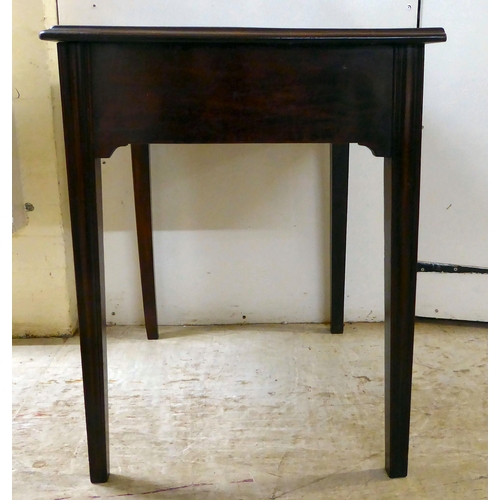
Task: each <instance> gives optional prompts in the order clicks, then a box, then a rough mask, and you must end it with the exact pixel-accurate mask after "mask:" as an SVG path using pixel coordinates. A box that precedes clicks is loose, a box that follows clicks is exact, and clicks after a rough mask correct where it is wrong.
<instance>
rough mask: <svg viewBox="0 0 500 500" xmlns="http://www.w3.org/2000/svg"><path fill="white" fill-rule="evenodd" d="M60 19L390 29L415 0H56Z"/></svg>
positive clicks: (408, 20)
mask: <svg viewBox="0 0 500 500" xmlns="http://www.w3.org/2000/svg"><path fill="white" fill-rule="evenodd" d="M58 6H59V22H60V24H87V25H108V26H219V27H221V26H237V27H270V28H371V27H373V28H376V27H378V28H390V27H414V26H416V16H417V6H418V2H417V0H385V1H384V2H375V1H370V2H366V1H362V0H357V1H352V0H335V1H332V0H308V1H307V2H303V1H302V2H299V1H290V0H254V1H250V0H244V1H242V0H217V1H214V2H206V1H204V0H184V1H182V2H179V1H177V0H148V1H141V2H139V1H137V0H136V1H133V0H132V1H131V0H128V1H125V0H84V1H82V0H59V2H58Z"/></svg>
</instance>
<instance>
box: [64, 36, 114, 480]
mask: <svg viewBox="0 0 500 500" xmlns="http://www.w3.org/2000/svg"><path fill="white" fill-rule="evenodd" d="M58 52H59V68H60V79H61V97H62V110H63V120H64V138H65V146H66V165H67V172H68V189H69V202H70V212H71V232H72V238H73V255H74V263H75V280H76V292H77V301H78V320H79V333H80V350H81V358H82V379H83V391H84V400H85V416H86V425H87V444H88V454H89V468H90V480H91V481H92V482H93V483H103V482H106V481H107V480H108V476H109V454H108V401H107V391H108V381H107V361H106V334H105V330H106V314H105V296H104V269H103V242H102V197H101V170H100V161H99V160H98V159H96V158H95V157H94V154H93V149H94V148H93V144H92V137H93V134H92V95H91V86H90V54H89V47H88V46H87V45H80V44H78V45H68V44H60V45H59V46H58Z"/></svg>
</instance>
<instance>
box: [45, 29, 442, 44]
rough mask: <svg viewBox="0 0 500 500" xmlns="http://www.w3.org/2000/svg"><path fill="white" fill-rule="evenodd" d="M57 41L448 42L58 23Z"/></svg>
mask: <svg viewBox="0 0 500 500" xmlns="http://www.w3.org/2000/svg"><path fill="white" fill-rule="evenodd" d="M40 38H41V39H42V40H49V41H56V42H108V43H127V42H129V43H130V42H134V43H136V42H150V43H155V42H156V43H158V42H160V43H161V42H168V43H172V42H183V43H189V42H192V43H195V42H198V43H199V42H203V43H251V44H259V43H260V44H266V43H270V44H282V43H283V44H293V43H298V44H318V43H320V44H326V45H344V46H345V45H351V44H352V45H373V44H377V45H380V44H391V45H395V44H396V45H398V44H412V45H413V44H425V43H436V42H444V41H446V33H445V31H444V29H443V28H390V29H389V28H383V29H382V28H381V29H305V28H293V29H283V28H198V27H195V28H179V27H174V28H169V27H138V26H63V25H59V26H54V27H52V28H50V29H48V30H45V31H42V32H41V33H40Z"/></svg>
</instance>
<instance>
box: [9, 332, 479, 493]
mask: <svg viewBox="0 0 500 500" xmlns="http://www.w3.org/2000/svg"><path fill="white" fill-rule="evenodd" d="M160 332H161V333H160V340H159V341H147V340H146V334H145V331H144V329H143V328H139V327H111V328H109V329H108V360H109V364H108V371H109V404H110V415H109V418H110V450H111V452H110V453H111V460H110V461H111V477H110V480H109V482H108V483H106V484H102V485H93V484H91V483H90V481H89V479H88V468H87V449H86V436H85V426H84V413H83V396H82V382H81V371H80V355H79V344H78V338H72V339H66V340H63V339H32V340H14V341H13V398H12V400H13V434H12V442H13V479H12V484H13V498H14V499H15V500H35V499H40V500H42V499H43V500H45V499H50V500H55V499H58V500H62V499H68V500H69V499H71V500H74V499H90V498H92V499H107V498H116V499H119V498H127V499H128V498H131V499H135V498H136V499H145V498H147V499H150V500H158V499H169V500H170V499H186V500H188V499H189V500H191V499H193V500H202V499H232V500H239V499H241V500H246V499H278V498H283V499H284V500H292V499H336V500H347V499H349V500H358V499H375V500H384V499H387V500H389V499H391V500H392V499H399V498H401V499H403V498H404V499H405V500H413V499H415V500H423V499H432V500H445V499H453V500H469V499H470V500H476V499H478V500H479V499H483V498H487V479H486V475H487V330H486V328H481V327H468V326H443V325H436V324H427V323H419V324H417V329H416V339H415V363H414V385H413V387H414V390H413V406H412V426H411V442H410V467H409V469H410V470H409V475H408V477H407V478H404V479H392V480H390V479H388V478H387V476H386V474H385V472H384V469H383V467H384V430H383V422H384V415H383V411H384V406H383V372H384V371H383V325H381V324H369V323H363V324H352V325H346V331H345V334H344V335H330V334H328V330H327V327H326V326H324V325H272V326H271V325H255V326H249V325H243V326H213V327H200V326H197V327H162V328H161V330H160Z"/></svg>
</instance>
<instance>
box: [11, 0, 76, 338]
mask: <svg viewBox="0 0 500 500" xmlns="http://www.w3.org/2000/svg"><path fill="white" fill-rule="evenodd" d="M12 8H13V10H12V22H13V30H12V32H13V38H12V48H13V50H12V75H13V83H12V86H13V106H12V109H13V111H12V112H13V137H14V139H15V142H14V143H13V150H14V151H13V152H14V156H16V157H17V159H18V163H19V168H20V177H21V182H22V190H23V196H24V200H23V201H24V202H29V203H32V204H33V205H34V207H35V210H34V211H33V212H29V213H28V218H29V222H28V224H27V225H26V226H25V227H22V228H21V229H20V230H19V231H17V232H15V233H14V234H13V236H12V283H13V286H12V320H13V336H14V337H20V336H60V335H71V334H73V333H74V331H75V329H76V325H77V314H76V297H75V291H74V277H73V267H72V260H71V258H72V256H71V242H70V239H69V238H70V230H69V209H68V199H67V192H66V187H65V186H66V178H65V166H64V149H63V142H62V126H61V111H60V98H59V86H58V71H57V53H56V45H55V44H53V43H47V42H42V41H41V40H39V38H38V33H39V32H40V31H41V30H42V29H44V28H46V27H50V26H52V25H54V24H57V11H56V3H55V1H53V0H24V1H23V2H14V3H13V7H12Z"/></svg>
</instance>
